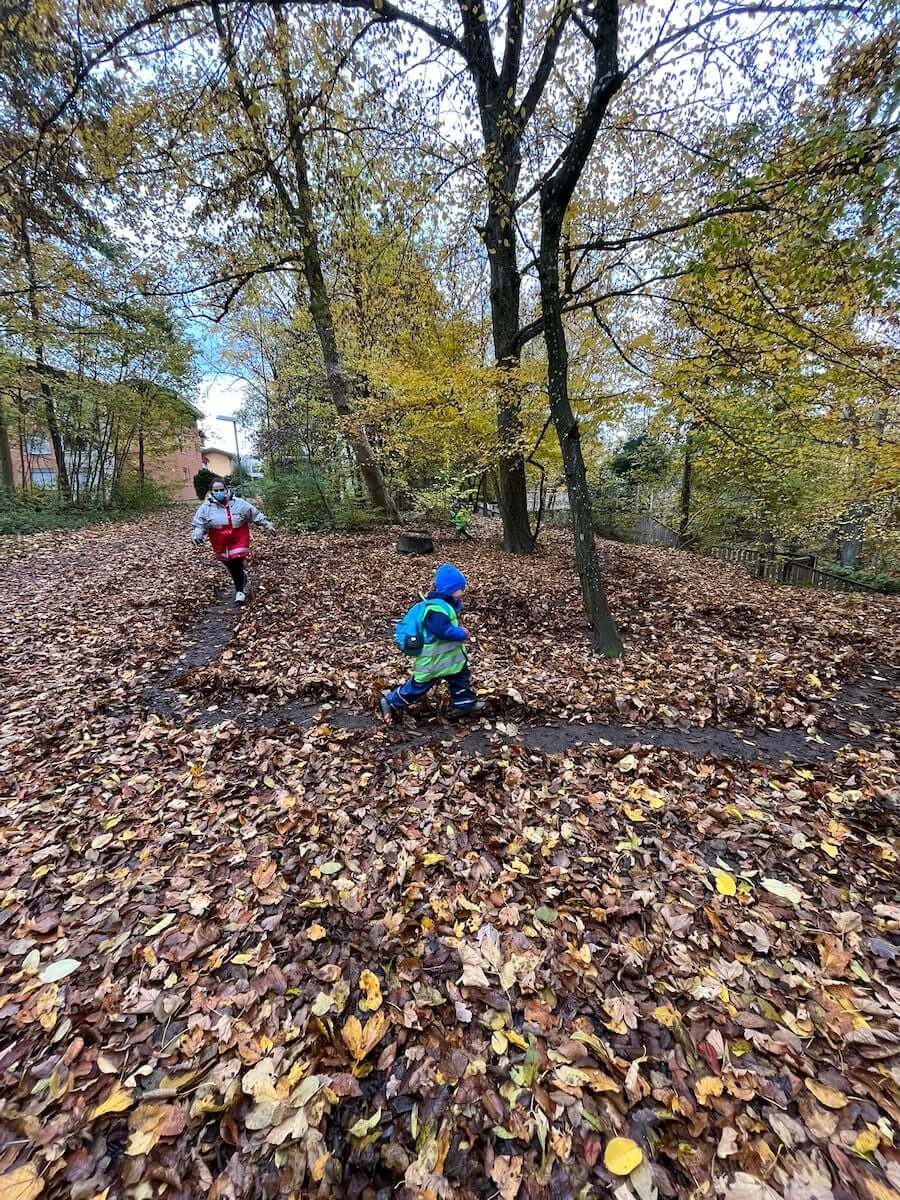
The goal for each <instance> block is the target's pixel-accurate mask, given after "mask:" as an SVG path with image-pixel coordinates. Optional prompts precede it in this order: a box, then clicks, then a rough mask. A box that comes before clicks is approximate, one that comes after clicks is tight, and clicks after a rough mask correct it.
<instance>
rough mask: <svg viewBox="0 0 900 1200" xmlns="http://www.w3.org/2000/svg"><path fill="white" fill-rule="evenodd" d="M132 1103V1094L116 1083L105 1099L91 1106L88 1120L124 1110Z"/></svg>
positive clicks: (94, 1119)
mask: <svg viewBox="0 0 900 1200" xmlns="http://www.w3.org/2000/svg"><path fill="white" fill-rule="evenodd" d="M132 1104H134V1096H133V1095H132V1093H131V1092H130V1091H129V1090H128V1089H127V1088H123V1087H122V1085H121V1084H118V1083H117V1084H116V1086H115V1087H114V1088H113V1090H112V1091H111V1092H110V1093H109V1095H108V1096H107V1097H106V1099H105V1100H103V1101H101V1103H100V1104H98V1105H97V1106H96V1107H95V1108H92V1109H91V1111H90V1114H89V1115H88V1120H89V1121H96V1120H97V1118H98V1117H102V1116H105V1115H106V1113H120V1112H125V1111H126V1110H127V1109H129V1108H131V1106H132Z"/></svg>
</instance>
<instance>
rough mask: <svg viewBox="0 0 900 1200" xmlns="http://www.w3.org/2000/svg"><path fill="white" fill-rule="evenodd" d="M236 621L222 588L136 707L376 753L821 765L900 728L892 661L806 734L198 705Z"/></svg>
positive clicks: (899, 679) (899, 674)
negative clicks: (422, 749) (503, 749)
mask: <svg viewBox="0 0 900 1200" xmlns="http://www.w3.org/2000/svg"><path fill="white" fill-rule="evenodd" d="M240 620H241V610H240V609H238V608H236V607H235V606H234V605H233V604H232V603H231V602H230V600H229V599H226V593H225V592H224V591H222V592H220V593H219V595H218V598H217V600H216V602H215V603H214V604H212V605H211V606H210V607H209V608H207V609H206V610H205V611H204V612H203V613H202V614H201V615H200V617H199V618H198V620H197V622H196V623H195V625H194V627H193V628H192V630H191V632H190V639H189V642H188V644H187V646H186V647H185V649H184V650H183V652H182V654H181V655H180V656H179V658H178V659H177V660H176V661H175V663H174V664H172V666H171V667H169V668H167V669H165V670H164V671H162V672H160V673H159V674H158V675H157V676H156V677H154V678H153V679H152V680H151V682H150V683H149V684H148V685H147V687H146V688H145V689H144V691H143V695H142V703H143V707H144V708H145V709H146V710H147V711H148V712H151V713H154V714H156V715H158V716H160V717H162V718H164V719H166V720H169V721H174V722H179V723H180V722H183V723H185V724H191V725H193V726H194V727H200V728H203V727H210V726H214V725H220V724H223V723H225V722H235V723H237V724H240V725H243V726H249V727H251V728H256V729H272V730H275V729H278V728H279V727H284V726H292V725H293V726H295V727H300V728H303V727H308V726H313V725H327V727H328V728H329V729H331V730H333V731H334V732H335V733H336V734H341V733H357V734H359V735H362V736H365V735H367V734H370V733H375V732H377V733H378V734H379V735H380V738H381V740H382V744H383V745H384V747H385V749H390V748H396V749H414V748H415V747H416V746H419V745H426V744H430V743H434V742H441V741H450V742H455V743H457V744H458V745H459V746H460V748H462V749H463V750H465V751H468V752H470V753H472V754H478V753H483V752H486V751H488V750H490V749H491V748H494V747H497V746H500V745H503V744H504V743H507V744H515V745H521V746H523V747H525V748H527V749H534V750H538V751H541V752H543V753H545V754H559V753H564V752H565V751H567V750H571V749H573V748H575V747H577V746H598V745H600V746H617V747H631V746H654V747H659V748H661V749H667V750H674V751H677V752H679V753H683V754H689V755H692V756H696V757H698V758H702V757H703V756H705V755H708V754H709V755H715V756H718V757H724V758H731V759H735V760H736V761H740V762H767V763H778V762H782V761H784V760H790V761H792V762H797V763H809V764H813V763H817V762H827V761H830V760H831V759H833V758H834V756H835V755H836V754H837V752H838V751H839V750H840V749H841V748H842V747H847V746H849V747H856V748H861V749H863V748H864V749H869V750H872V749H879V748H886V749H887V748H889V749H894V748H896V745H897V737H898V730H900V667H897V666H893V665H890V666H888V665H878V666H876V665H872V664H868V665H866V666H865V667H864V669H863V671H862V672H861V674H860V675H859V677H858V678H857V679H856V680H855V682H854V683H852V684H851V685H849V686H847V687H845V688H843V689H842V690H841V691H839V692H838V693H837V694H836V695H835V696H833V697H832V698H831V699H830V700H828V701H827V702H825V703H824V704H823V706H822V710H821V713H820V716H819V721H818V724H817V727H816V729H815V730H813V731H807V730H804V729H785V728H775V727H769V728H765V729H751V730H741V729H735V728H727V727H723V726H712V725H706V726H687V727H672V728H669V727H665V726H661V725H634V724H624V723H610V724H603V723H600V722H596V723H584V722H582V723H566V722H562V721H556V722H543V723H542V722H539V721H537V720H535V721H529V720H527V719H526V720H513V721H510V720H509V719H508V718H506V717H504V718H503V719H496V718H495V717H494V716H492V714H491V711H490V701H488V712H487V714H486V716H485V717H484V718H482V719H481V720H479V721H478V722H477V723H476V724H474V725H472V724H468V723H466V724H463V723H459V722H454V721H451V720H447V719H444V718H442V717H441V716H439V715H437V714H436V713H435V710H434V709H433V708H431V709H429V708H428V707H427V705H426V706H424V707H423V708H422V710H421V711H420V712H419V713H418V714H417V716H415V717H407V718H406V719H405V720H403V721H402V722H398V723H397V724H396V725H394V726H391V727H386V726H385V724H384V722H383V721H382V720H381V718H380V716H379V714H377V713H375V712H372V711H365V710H362V709H353V708H349V707H345V706H342V705H340V704H336V703H332V702H328V701H321V700H309V699H294V700H289V701H286V702H282V703H273V704H271V705H268V706H266V705H262V706H259V705H258V704H257V705H255V706H253V707H248V706H247V704H246V702H245V700H244V699H243V698H240V699H234V700H229V701H225V702H222V703H214V704H210V705H208V706H206V707H198V705H197V703H196V700H195V699H194V698H192V697H190V696H189V695H188V694H187V693H186V692H185V691H184V690H183V688H184V686H185V685H186V684H187V683H188V681H189V679H190V676H191V674H192V672H194V671H197V670H199V669H201V668H203V667H206V666H209V665H210V664H212V663H215V662H216V661H218V659H219V658H221V656H222V654H223V653H225V651H226V650H227V649H228V647H229V645H230V644H231V641H232V639H233V637H234V634H235V632H236V630H237V628H238V626H239V623H240Z"/></svg>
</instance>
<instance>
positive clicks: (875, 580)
mask: <svg viewBox="0 0 900 1200" xmlns="http://www.w3.org/2000/svg"><path fill="white" fill-rule="evenodd" d="M822 570H823V571H827V572H828V574H829V575H840V577H841V578H842V579H849V580H850V581H851V582H853V583H864V584H866V585H867V586H868V587H870V588H876V589H877V590H878V591H879V592H884V593H885V595H888V596H900V576H898V575H896V574H893V573H891V572H889V571H866V570H862V571H854V570H853V569H852V568H850V567H842V566H840V565H839V564H837V563H828V564H827V565H826V566H823V567H822Z"/></svg>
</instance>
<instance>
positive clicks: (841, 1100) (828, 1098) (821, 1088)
mask: <svg viewBox="0 0 900 1200" xmlns="http://www.w3.org/2000/svg"><path fill="white" fill-rule="evenodd" d="M803 1082H804V1084H805V1085H806V1088H807V1090H808V1091H810V1092H812V1094H813V1095H814V1096H815V1098H816V1099H817V1100H818V1101H819V1103H820V1104H824V1105H825V1107H826V1108H846V1107H847V1105H848V1104H849V1103H850V1101H849V1099H848V1098H847V1097H846V1096H845V1095H844V1093H843V1092H839V1091H838V1090H837V1088H833V1087H828V1085H827V1084H824V1083H819V1082H818V1080H816V1079H804V1081H803Z"/></svg>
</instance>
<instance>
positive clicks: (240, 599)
mask: <svg viewBox="0 0 900 1200" xmlns="http://www.w3.org/2000/svg"><path fill="white" fill-rule="evenodd" d="M246 599H247V593H246V592H235V593H234V602H235V604H243V603H244V601H245V600H246Z"/></svg>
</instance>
